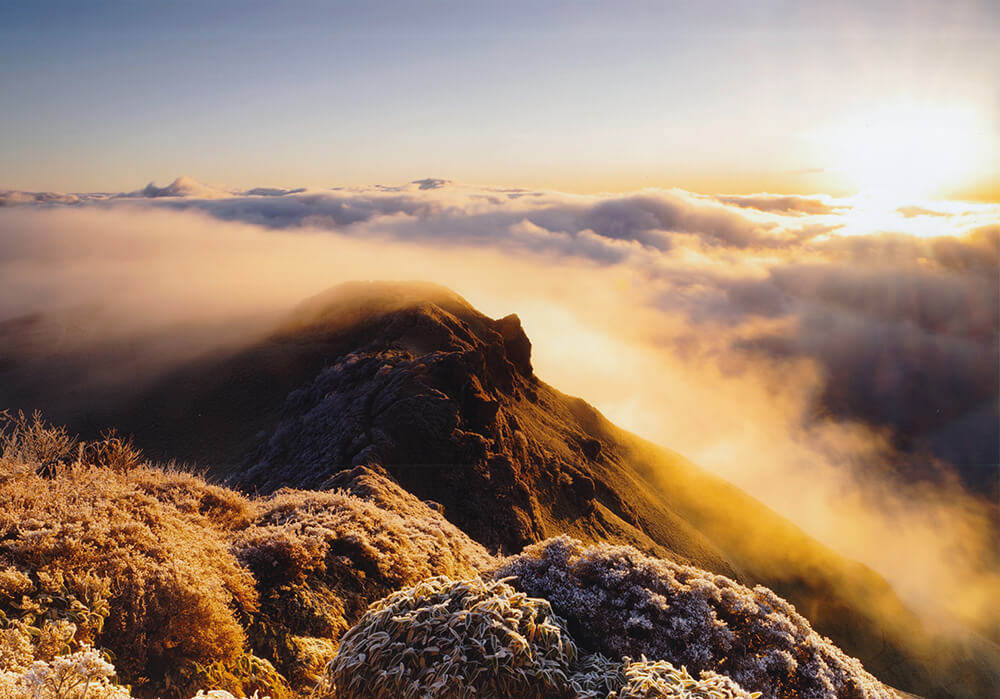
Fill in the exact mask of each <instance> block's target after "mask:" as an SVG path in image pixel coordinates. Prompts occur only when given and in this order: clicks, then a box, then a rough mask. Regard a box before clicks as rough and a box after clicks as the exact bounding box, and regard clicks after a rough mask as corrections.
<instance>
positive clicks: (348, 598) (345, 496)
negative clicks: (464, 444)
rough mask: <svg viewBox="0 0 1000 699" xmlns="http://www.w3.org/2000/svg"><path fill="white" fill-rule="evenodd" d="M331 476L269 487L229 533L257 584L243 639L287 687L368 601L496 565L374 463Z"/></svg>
mask: <svg viewBox="0 0 1000 699" xmlns="http://www.w3.org/2000/svg"><path fill="white" fill-rule="evenodd" d="M339 482H340V485H342V486H343V488H341V489H338V490H335V491H325V492H315V491H299V490H290V489H285V490H281V491H279V492H277V493H275V494H274V495H272V496H271V497H269V498H267V499H266V500H264V501H262V502H260V503H259V514H258V515H257V516H256V518H255V519H254V520H253V522H252V524H251V525H250V526H248V527H247V528H246V529H244V530H242V531H240V532H238V533H237V534H236V535H235V538H234V550H235V551H236V555H237V556H238V558H239V559H240V560H241V561H242V562H243V563H244V564H245V565H246V566H247V567H248V568H249V569H250V570H251V571H253V573H254V576H255V577H256V579H257V581H258V586H259V589H260V599H261V604H260V612H259V613H258V614H256V615H254V619H253V622H252V624H251V626H250V627H249V630H248V633H249V637H250V643H251V646H252V648H253V649H254V652H256V653H257V654H259V655H261V656H263V657H267V658H269V659H272V660H273V662H274V663H275V665H276V667H277V668H278V669H279V671H281V672H282V674H284V675H285V676H286V677H287V678H288V679H289V681H290V682H291V683H292V686H293V687H299V688H305V687H309V686H312V685H315V684H316V682H317V681H318V680H319V679H320V678H321V677H322V675H323V671H324V668H325V667H326V664H327V663H328V662H329V661H330V659H331V658H332V657H333V655H334V653H335V651H336V643H335V639H337V638H339V637H340V636H341V635H342V634H343V633H344V632H345V631H346V630H347V629H348V627H349V626H350V625H351V624H352V623H354V622H356V621H357V620H358V619H359V618H360V617H361V615H362V614H364V612H365V610H366V608H367V607H368V605H369V604H370V603H371V602H373V601H375V600H377V599H379V598H380V597H384V596H385V595H387V594H389V593H390V592H392V591H394V590H397V589H399V588H400V587H403V586H405V585H412V584H414V583H416V582H419V581H420V580H422V579H424V578H428V577H431V576H433V575H436V574H444V575H450V576H453V577H468V576H471V575H475V574H477V573H478V572H479V571H480V570H482V569H484V568H486V567H489V566H492V565H495V559H493V558H492V557H491V556H490V555H489V554H487V552H486V551H485V549H483V547H482V546H480V545H479V544H477V543H475V542H474V541H472V540H471V539H469V538H468V537H467V536H466V535H465V534H463V533H462V532H461V531H460V530H459V529H458V528H456V527H455V526H454V525H452V524H450V523H449V522H448V521H447V520H445V518H444V517H443V516H441V514H440V513H438V512H437V511H435V510H433V509H431V508H430V507H428V506H427V505H426V504H425V503H423V502H421V501H420V500H419V499H417V498H416V497H414V496H413V495H411V494H410V493H407V492H406V491H405V490H403V489H402V488H400V487H399V486H398V485H397V484H396V483H394V482H393V481H392V480H390V479H389V478H388V476H387V475H385V473H384V472H381V471H380V470H379V469H377V468H369V467H358V468H356V469H353V470H352V471H350V472H347V473H345V474H343V476H342V477H341V478H340V481H339Z"/></svg>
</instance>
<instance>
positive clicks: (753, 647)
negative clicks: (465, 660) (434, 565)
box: [493, 537, 893, 699]
mask: <svg viewBox="0 0 1000 699" xmlns="http://www.w3.org/2000/svg"><path fill="white" fill-rule="evenodd" d="M493 575H494V576H495V577H497V578H507V577H508V576H514V577H515V582H514V583H513V584H514V585H515V586H516V587H518V588H519V589H521V590H523V591H525V592H526V593H528V594H530V595H535V596H538V597H545V598H546V599H548V600H549V601H550V602H551V603H552V606H553V609H555V611H556V612H557V613H558V614H560V615H562V616H564V617H565V618H566V619H567V622H568V624H569V629H570V631H571V632H572V633H573V635H574V637H575V638H576V639H577V640H578V641H579V642H580V643H581V644H582V645H583V646H584V647H587V648H588V649H592V650H597V651H600V652H601V653H604V654H605V655H608V656H610V657H623V656H631V657H638V656H640V655H645V656H648V657H650V658H654V659H659V660H666V661H669V662H670V663H672V664H674V665H677V666H684V667H687V668H688V669H690V670H692V671H694V672H705V671H711V672H714V673H719V674H722V675H726V676H727V677H730V678H732V679H733V680H735V681H736V682H738V683H739V685H741V686H742V687H744V688H747V689H750V690H754V691H759V692H762V693H763V695H764V696H765V697H775V698H778V697H789V696H796V697H801V698H802V699H813V698H815V699H819V698H823V699H828V698H832V697H837V698H840V699H871V698H875V697H892V696H893V695H892V694H891V693H890V692H889V691H888V690H886V689H885V688H884V687H883V686H882V685H881V684H880V683H879V682H878V681H877V680H876V679H875V678H874V677H872V676H871V675H869V674H868V673H867V672H865V670H864V668H863V667H862V666H861V664H860V663H859V662H858V661H857V660H856V659H854V658H851V657H848V656H847V655H845V654H844V653H843V652H842V651H841V650H840V649H838V648H837V647H836V646H834V645H833V644H832V643H831V642H830V641H829V640H828V639H825V638H823V637H821V636H819V635H818V634H817V633H816V632H815V631H813V629H812V628H811V627H810V625H809V622H808V621H806V620H805V619H804V618H803V617H802V616H800V615H799V614H798V613H797V612H796V611H795V609H794V608H793V607H792V606H791V605H790V604H788V603H787V602H786V601H785V600H783V599H781V598H780V597H778V596H777V595H775V594H774V593H773V592H771V591H770V590H768V589H767V588H764V587H760V586H758V587H755V588H753V589H750V588H747V587H744V586H742V585H739V584H738V583H735V582H734V581H732V580H730V579H729V578H726V577H724V576H721V575H713V574H711V573H708V572H705V571H703V570H700V569H698V568H693V567H690V566H684V565H678V564H676V563H673V562H672V561H667V560H660V559H655V558H651V557H649V556H646V555H644V554H642V553H640V552H639V551H637V550H636V549H634V548H632V547H630V546H609V545H599V546H590V547H586V546H584V545H583V544H581V543H580V542H579V541H576V540H573V539H570V538H568V537H559V538H556V539H550V540H548V541H545V542H542V543H540V544H536V545H534V546H531V547H529V548H527V549H525V550H524V551H523V552H522V553H521V554H520V555H517V556H513V557H511V558H509V559H507V560H506V561H504V562H503V563H502V564H501V565H500V566H499V567H498V568H497V570H496V571H494V573H493Z"/></svg>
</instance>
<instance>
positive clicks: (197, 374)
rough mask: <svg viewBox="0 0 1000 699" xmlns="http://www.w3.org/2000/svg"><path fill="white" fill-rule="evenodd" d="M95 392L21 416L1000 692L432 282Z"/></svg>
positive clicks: (376, 292) (339, 293) (920, 689)
mask: <svg viewBox="0 0 1000 699" xmlns="http://www.w3.org/2000/svg"><path fill="white" fill-rule="evenodd" d="M261 325H263V323H261ZM9 327H11V326H10V325H8V328H9ZM31 327H37V323H36V324H33V325H31ZM14 335H15V334H14V333H8V335H7V337H8V338H10V337H13V336H14ZM3 344H4V345H5V346H6V347H7V348H9V347H10V344H11V341H10V340H7V341H5V342H4V343H3ZM22 354H23V352H22ZM0 356H2V352H0ZM6 356H7V357H8V362H7V367H6V368H5V369H4V368H0V373H2V372H4V371H7V372H19V373H18V377H19V380H20V381H21V383H20V384H19V391H20V392H21V394H20V395H21V396H25V395H35V396H40V395H43V394H44V392H42V391H37V392H34V393H33V392H32V384H31V380H30V375H31V372H28V374H29V376H28V379H25V375H26V374H25V368H24V365H23V364H18V363H17V361H16V360H15V359H11V357H15V355H14V353H13V351H12V350H10V349H8V351H7V355H6ZM90 361H91V362H92V361H94V360H90ZM609 361H613V358H609ZM62 366H63V371H64V373H63V374H62V375H61V379H62V380H63V381H64V382H65V384H68V385H73V383H74V377H73V369H72V365H67V364H62ZM81 366H83V365H81ZM67 367H68V368H67ZM90 368H91V367H90V366H89V365H88V366H87V370H88V371H89V370H90ZM81 372H82V370H81ZM103 390H104V392H103V393H101V392H100V391H98V392H97V395H100V396H101V397H102V400H101V401H99V402H100V405H97V406H91V407H90V408H89V409H88V412H87V419H86V420H82V419H80V420H79V422H77V423H76V424H74V421H75V419H79V418H80V416H81V415H82V413H81V412H80V411H79V409H78V408H77V409H72V408H70V407H67V406H68V405H69V404H68V403H61V404H60V403H58V402H55V403H53V404H52V405H45V404H44V403H45V401H44V400H41V401H39V402H38V403H33V404H31V406H30V407H43V408H46V410H47V411H49V414H54V415H55V416H56V417H57V418H60V419H65V421H66V422H68V423H69V425H70V427H71V428H73V429H75V430H79V431H81V432H84V433H87V432H88V430H92V429H93V426H94V425H102V426H103V425H113V426H115V427H117V428H118V429H119V430H120V431H122V432H124V433H129V434H133V435H134V436H135V440H136V444H137V445H138V446H139V447H141V448H142V449H143V450H144V451H145V452H146V453H147V454H148V455H150V456H153V457H155V458H156V459H158V460H162V461H165V460H169V459H177V460H180V461H183V462H188V463H195V464H198V465H200V466H201V467H204V468H208V469H209V473H210V474H211V475H212V476H213V477H215V478H218V479H226V480H227V481H228V482H229V484H230V485H232V486H234V487H236V488H238V489H239V490H242V491H244V492H247V493H253V494H256V495H258V496H270V495H271V494H274V493H277V495H276V496H275V497H280V496H281V493H282V492H284V491H282V490H281V489H282V488H289V487H291V488H295V489H299V490H300V491H327V490H329V489H331V488H335V487H338V486H343V485H344V484H345V483H349V482H350V481H345V475H344V474H356V473H357V469H358V468H364V467H368V466H370V465H377V466H378V468H379V469H384V473H385V474H386V475H387V476H388V477H389V478H391V480H386V482H387V483H392V482H395V483H398V486H401V487H402V489H403V490H402V491H401V492H409V493H412V494H413V495H415V496H416V498H419V500H422V501H425V502H429V503H431V507H432V508H433V509H432V511H434V512H435V513H440V514H439V515H437V516H440V515H443V517H444V518H445V519H447V521H448V522H450V523H451V524H452V525H455V527H457V528H458V529H457V530H456V531H458V530H461V532H464V533H465V534H467V535H468V536H469V537H471V539H472V540H474V541H475V542H477V544H476V545H481V546H482V547H485V550H489V551H490V552H492V553H493V554H498V555H506V554H517V553H518V552H520V551H521V550H522V549H524V547H526V546H530V545H532V544H536V543H539V542H542V541H544V540H547V539H550V538H551V537H556V536H559V535H569V536H571V537H573V538H574V539H577V540H579V541H581V542H583V543H584V544H602V543H610V544H620V545H629V546H633V547H635V549H637V550H638V551H641V552H643V553H645V554H648V555H652V556H655V557H657V558H660V559H666V560H670V561H673V562H674V563H676V564H678V565H684V566H694V567H696V568H697V569H699V570H704V571H709V572H710V573H714V574H719V575H724V576H727V577H728V578H732V579H734V580H736V581H737V582H739V583H743V584H744V585H748V586H753V585H758V584H759V585H764V586H767V587H769V588H771V589H773V590H774V591H775V592H777V593H778V594H780V595H782V596H783V597H785V598H786V599H788V600H789V601H790V602H792V603H793V604H794V605H795V608H796V609H797V610H798V611H799V612H800V613H802V614H803V615H804V616H805V617H806V618H808V619H809V621H810V622H811V623H812V625H813V626H815V628H816V629H817V630H818V631H819V632H820V633H822V634H824V635H827V636H829V637H830V638H831V639H833V641H834V642H835V643H836V644H837V645H838V646H840V647H841V648H842V649H843V650H844V651H846V652H847V653H848V654H849V655H853V656H856V657H858V658H859V659H860V660H861V661H862V662H863V663H864V665H865V667H866V668H867V669H868V670H869V671H871V672H873V673H874V674H875V675H876V676H877V677H879V679H881V680H882V681H884V682H887V683H889V684H892V685H894V686H897V687H900V688H901V689H905V690H908V691H913V692H917V693H919V694H922V695H924V696H927V697H950V696H969V697H973V696H984V695H985V693H986V692H988V691H989V688H990V687H992V686H993V683H994V681H995V679H996V668H997V665H996V664H994V663H995V659H993V658H990V657H989V654H990V653H992V652H993V649H992V648H991V647H990V645H989V644H984V645H983V646H982V648H983V649H985V650H977V651H976V652H975V653H972V654H968V653H966V651H962V652H961V653H959V652H958V651H955V650H954V649H953V648H951V647H950V646H949V645H947V644H944V643H942V642H940V641H936V640H934V639H932V638H931V637H930V636H929V635H928V634H927V632H925V631H924V630H923V629H922V628H921V626H920V624H919V622H918V620H917V619H916V617H914V616H913V615H912V614H910V613H909V612H908V611H907V610H906V609H905V608H904V606H903V605H902V604H901V603H900V602H899V600H898V599H897V598H896V596H895V595H894V593H893V592H892V590H891V588H890V587H889V586H888V584H887V583H886V582H885V581H884V580H882V579H881V578H880V577H879V576H877V575H876V574H874V573H873V572H872V571H870V570H868V569H866V568H864V567H863V566H861V565H859V564H857V563H854V562H852V561H849V560H847V559H844V558H843V557H841V556H839V555H837V554H836V553H834V552H833V551H830V550H829V549H827V548H825V547H823V546H822V545H820V544H819V543H817V542H815V541H814V540H812V539H810V538H809V537H808V536H806V535H805V534H804V533H803V532H801V531H800V530H798V529H797V528H796V527H795V526H794V525H792V524H791V523H789V522H787V521H786V520H783V519H782V518H780V517H779V516H778V515H776V514H775V513H774V512H773V511H771V510H769V509H768V508H766V507H764V506H763V505H761V504H760V503H759V502H757V501H755V500H754V499H752V498H750V497H749V496H747V495H746V494H745V493H743V492H741V491H739V490H738V489H736V488H735V487H733V486H732V485H730V484H728V483H727V482H725V481H722V480H721V479H718V478H716V477H714V476H712V475H711V474H708V473H707V472H705V471H703V470H701V469H699V468H698V467H697V466H695V465H694V464H691V463H689V462H687V461H686V460H684V459H683V458H681V457H680V456H678V455H677V454H674V453H672V452H669V451H667V450H665V449H662V448H660V447H658V446H655V445H653V444H650V443H648V442H645V441H643V440H641V439H639V438H637V437H635V436H634V435H630V434H628V433H626V432H625V431H623V430H621V429H619V428H617V427H615V426H614V425H613V424H611V423H610V422H609V421H607V420H606V419H605V418H604V417H603V416H602V415H600V413H599V412H598V411H597V410H595V409H594V408H593V407H592V406H590V405H588V404H587V403H586V402H585V401H583V400H581V399H579V398H573V397H569V396H566V395H564V394H561V393H560V392H558V391H557V390H555V389H554V388H552V387H550V386H548V385H547V384H545V383H544V382H543V381H541V380H540V379H539V378H538V377H536V376H535V375H534V372H533V370H532V366H531V344H530V340H529V339H528V338H527V336H526V335H525V333H524V331H523V329H522V328H521V324H520V321H519V320H518V319H517V317H516V316H513V315H512V316H507V317H505V318H501V319H499V320H492V319H490V318H488V317H486V316H484V315H482V314H480V313H478V312H477V311H476V310H475V309H473V308H472V307H471V306H470V305H469V304H468V303H466V302H465V301H464V300H463V299H461V298H460V297H458V296H457V295H455V294H454V293H452V292H450V291H448V290H446V289H443V288H441V287H436V286H433V285H428V284H406V285H403V284H389V283H378V284H373V283H355V284H349V285H344V286H342V287H338V288H336V289H334V290H331V291H330V292H327V293H325V294H322V295H320V296H317V297H315V298H313V299H310V300H308V301H306V302H305V303H303V304H301V305H300V306H299V307H298V308H296V309H294V310H293V311H292V312H291V313H290V314H289V315H287V316H286V317H284V318H282V319H280V320H278V321H277V322H274V323H273V324H272V326H271V328H270V330H268V331H266V332H263V333H261V334H260V335H259V336H258V337H257V339H255V340H253V341H252V342H249V343H245V344H244V345H243V346H240V347H238V348H235V349H228V350H225V351H216V352H212V353H203V354H201V355H199V356H197V357H194V358H189V359H186V360H184V361H183V362H180V363H174V364H173V365H172V366H171V368H170V369H169V370H167V371H165V372H161V373H160V374H158V375H156V376H155V377H154V378H152V379H150V380H146V381H143V382H139V383H137V384H136V386H135V387H134V388H132V387H129V388H123V387H122V386H120V385H119V386H115V388H114V390H110V389H107V388H105V389H103ZM39 403H41V404H39ZM10 407H22V406H21V405H14V406H10ZM25 407H27V406H25ZM398 486H392V487H398ZM385 487H389V486H385ZM400 497H402V496H400ZM424 507H426V506H424ZM463 536H464V535H463ZM469 544H470V545H471V542H469ZM251 569H252V566H251ZM256 574H257V576H258V579H261V576H263V573H262V572H260V571H258V572H257V573H256ZM264 577H266V576H264ZM411 582H415V580H413V581H411ZM309 589H310V590H311V591H310V592H309V594H310V595H313V594H315V591H314V590H312V587H309ZM374 589H377V590H378V591H379V592H383V593H384V592H387V591H389V590H390V589H393V588H392V586H389V587H381V588H373V590H374ZM377 596H380V595H376V594H375V593H374V592H372V594H369V595H368V596H367V597H365V600H366V602H370V601H373V600H374V598H376V597H377ZM355 607H356V608H355V612H354V616H353V617H352V621H354V620H356V618H357V616H358V615H359V609H360V608H359V607H357V605H355ZM325 628H327V632H326V633H327V634H329V633H331V631H330V629H334V628H337V629H339V630H340V631H343V629H344V628H346V622H344V624H342V625H340V626H337V625H334V626H328V627H325ZM275 662H277V661H275ZM279 665H280V663H279ZM845 696H846V695H845Z"/></svg>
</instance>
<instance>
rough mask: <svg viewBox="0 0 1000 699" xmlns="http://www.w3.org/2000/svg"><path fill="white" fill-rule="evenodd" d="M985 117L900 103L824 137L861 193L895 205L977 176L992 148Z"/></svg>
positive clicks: (886, 205) (838, 165)
mask: <svg viewBox="0 0 1000 699" xmlns="http://www.w3.org/2000/svg"><path fill="white" fill-rule="evenodd" d="M979 121H980V120H979V118H978V115H977V114H976V113H975V112H973V111H971V110H967V109H960V108H955V107H945V106H938V105H912V104H911V105H896V106H892V107H886V108H883V109H880V110H878V111H875V112H871V113H869V114H866V115H864V116H861V117H859V118H857V119H854V120H851V121H848V122H846V123H842V124H840V125H838V126H834V127H832V128H830V129H827V130H826V131H825V132H824V133H823V134H822V136H821V140H822V141H823V143H824V149H825V150H828V151H829V154H830V156H831V158H832V160H833V161H834V162H835V163H836V168H837V170H838V171H839V172H840V173H841V174H842V175H843V176H844V177H845V178H846V179H847V180H849V182H850V183H851V185H852V186H853V187H855V188H856V189H857V190H858V193H859V194H860V195H861V196H863V197H865V198H867V199H869V200H870V201H871V202H872V203H875V202H877V203H878V205H880V206H882V207H884V208H889V207H896V206H900V205H903V204H906V203H912V202H913V201H915V200H917V199H921V198H926V197H930V196H935V195H940V194H941V193H942V192H943V191H944V190H946V189H949V188H954V187H958V186H961V185H963V184H966V183H967V182H968V181H969V180H970V179H971V178H972V177H974V176H975V175H976V174H977V171H978V170H979V169H980V168H981V167H982V165H983V163H981V162H979V161H980V160H981V154H982V153H984V152H987V151H988V149H986V148H983V147H982V146H983V145H985V144H982V143H981V142H980V141H981V139H982V138H983V137H984V134H985V130H984V129H983V128H982V127H981V126H980V123H979Z"/></svg>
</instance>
